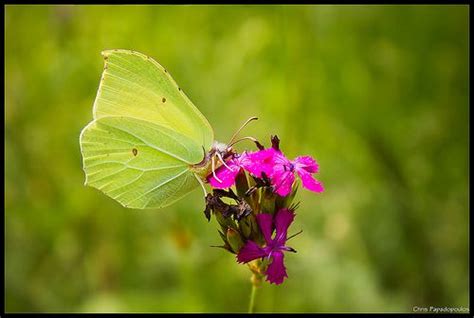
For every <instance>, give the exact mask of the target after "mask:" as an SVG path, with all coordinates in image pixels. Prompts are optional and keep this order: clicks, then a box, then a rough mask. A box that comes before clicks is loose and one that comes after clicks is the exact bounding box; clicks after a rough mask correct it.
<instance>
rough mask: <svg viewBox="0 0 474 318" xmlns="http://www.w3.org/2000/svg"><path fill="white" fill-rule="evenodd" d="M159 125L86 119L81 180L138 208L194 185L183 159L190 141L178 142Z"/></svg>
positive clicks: (159, 202) (174, 197)
mask: <svg viewBox="0 0 474 318" xmlns="http://www.w3.org/2000/svg"><path fill="white" fill-rule="evenodd" d="M160 129H164V128H160V126H158V125H153V124H151V123H146V122H143V121H141V120H138V119H132V118H121V117H104V118H100V119H96V120H94V121H93V122H91V123H90V124H89V125H88V126H87V127H86V128H84V130H83V132H82V134H81V150H82V154H83V163H84V171H85V172H86V184H87V185H90V186H92V187H95V188H97V189H99V190H101V191H103V192H104V193H105V194H107V195H108V196H110V197H112V198H113V199H115V200H117V201H119V202H120V203H121V204H122V205H124V206H126V207H130V208H139V209H143V208H158V207H163V206H166V205H169V204H171V203H173V202H174V201H176V200H178V199H179V198H181V197H183V196H184V195H185V194H187V193H188V192H190V191H191V190H193V189H194V188H195V187H196V186H197V185H198V183H197V180H196V178H195V177H194V175H193V174H192V172H191V171H190V170H189V163H187V162H186V161H185V159H184V157H186V154H187V153H188V150H187V148H186V147H188V146H189V144H191V143H192V141H189V144H188V145H186V144H179V143H177V142H176V139H174V138H173V137H174V136H170V135H168V134H171V133H170V132H169V131H166V133H168V134H164V133H162V131H161V130H160ZM147 131H148V132H147ZM184 138H185V137H183V139H184ZM173 144H174V146H172V145H173Z"/></svg>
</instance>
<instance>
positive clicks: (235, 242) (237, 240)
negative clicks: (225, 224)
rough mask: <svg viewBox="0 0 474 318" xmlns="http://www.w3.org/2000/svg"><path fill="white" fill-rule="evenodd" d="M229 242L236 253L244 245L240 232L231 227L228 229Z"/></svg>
mask: <svg viewBox="0 0 474 318" xmlns="http://www.w3.org/2000/svg"><path fill="white" fill-rule="evenodd" d="M227 242H228V243H229V245H230V247H231V248H232V250H233V251H234V252H235V253H238V252H239V251H240V249H241V248H242V246H244V241H243V240H242V237H241V236H240V233H239V232H238V231H236V230H234V229H233V228H231V227H229V228H228V229H227Z"/></svg>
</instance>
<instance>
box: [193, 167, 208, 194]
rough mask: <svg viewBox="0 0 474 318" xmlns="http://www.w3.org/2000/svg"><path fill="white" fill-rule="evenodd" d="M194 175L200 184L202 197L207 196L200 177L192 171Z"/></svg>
mask: <svg viewBox="0 0 474 318" xmlns="http://www.w3.org/2000/svg"><path fill="white" fill-rule="evenodd" d="M194 176H195V177H196V179H197V181H198V182H199V184H200V185H201V188H202V191H204V197H207V191H206V187H204V183H203V182H202V180H201V178H199V177H198V176H197V175H196V174H195V173H194Z"/></svg>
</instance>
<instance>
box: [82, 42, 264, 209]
mask: <svg viewBox="0 0 474 318" xmlns="http://www.w3.org/2000/svg"><path fill="white" fill-rule="evenodd" d="M102 56H103V58H104V70H103V72H102V77H101V79H100V84H99V88H98V91H97V96H96V99H95V101H94V105H93V120H92V121H91V122H90V123H89V124H88V125H87V126H86V127H84V129H83V130H82V132H81V134H80V138H79V140H80V148H81V153H82V159H83V160H82V163H83V169H84V172H85V175H86V180H85V185H89V186H91V187H94V188H97V189H99V190H101V191H102V192H104V193H105V194H106V195H108V196H109V197H111V198H113V199H114V200H116V201H118V202H119V203H120V204H122V205H123V206H124V207H128V208H135V209H146V208H162V207H165V206H168V205H170V204H172V203H174V202H176V201H177V200H179V199H181V198H183V197H184V196H185V195H186V194H188V193H190V192H191V191H192V190H194V189H195V188H197V187H199V185H201V186H202V188H203V190H204V194H206V190H205V187H204V184H203V183H204V182H205V181H206V177H207V176H208V175H209V174H210V173H213V174H214V175H215V172H214V171H215V169H216V165H217V164H218V163H219V162H221V163H222V164H224V165H225V161H224V160H225V158H226V157H227V156H229V155H230V154H232V151H233V150H232V145H233V144H235V143H236V142H238V141H240V140H243V139H251V140H253V141H255V142H256V143H257V145H258V142H257V141H256V140H255V139H254V138H252V137H244V138H241V139H239V140H236V141H234V139H235V137H236V136H237V134H238V133H239V132H240V130H241V129H242V128H243V127H244V126H245V125H246V124H247V123H249V122H250V121H252V120H255V119H257V118H256V117H251V118H250V119H249V120H247V121H246V122H245V123H244V125H243V126H242V127H240V129H239V130H238V131H237V132H236V133H235V134H234V135H233V136H232V138H231V141H230V142H229V143H228V144H224V143H220V142H217V141H214V131H213V129H212V127H211V125H210V124H209V122H208V120H207V119H206V118H205V117H204V115H203V114H202V113H201V112H200V111H199V110H198V109H197V108H196V106H194V104H193V103H192V102H191V101H190V100H189V98H188V97H187V96H186V95H185V94H184V92H183V90H182V89H181V88H180V87H179V86H178V85H177V84H176V82H175V81H174V80H173V78H172V77H171V75H170V74H169V73H168V71H167V70H166V69H165V68H163V67H162V66H161V65H160V64H159V63H158V62H156V61H155V60H153V59H152V58H151V57H148V56H146V55H144V54H142V53H139V52H136V51H130V50H120V49H114V50H106V51H103V52H102Z"/></svg>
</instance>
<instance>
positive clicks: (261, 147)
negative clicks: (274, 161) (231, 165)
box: [227, 136, 265, 150]
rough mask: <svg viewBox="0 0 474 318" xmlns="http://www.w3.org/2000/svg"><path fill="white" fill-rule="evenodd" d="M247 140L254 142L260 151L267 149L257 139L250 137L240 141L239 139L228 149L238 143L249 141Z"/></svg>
mask: <svg viewBox="0 0 474 318" xmlns="http://www.w3.org/2000/svg"><path fill="white" fill-rule="evenodd" d="M247 139H248V140H252V141H253V142H254V143H255V144H256V145H257V148H258V149H260V150H262V149H264V148H265V147H264V146H262V144H261V143H260V142H259V141H258V140H257V139H255V138H253V137H249V136H247V137H242V138H239V139H237V140H236V141H234V142H233V143H231V144H230V145H228V146H227V147H232V146H233V145H235V144H236V143H238V142H241V141H242V140H247Z"/></svg>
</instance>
